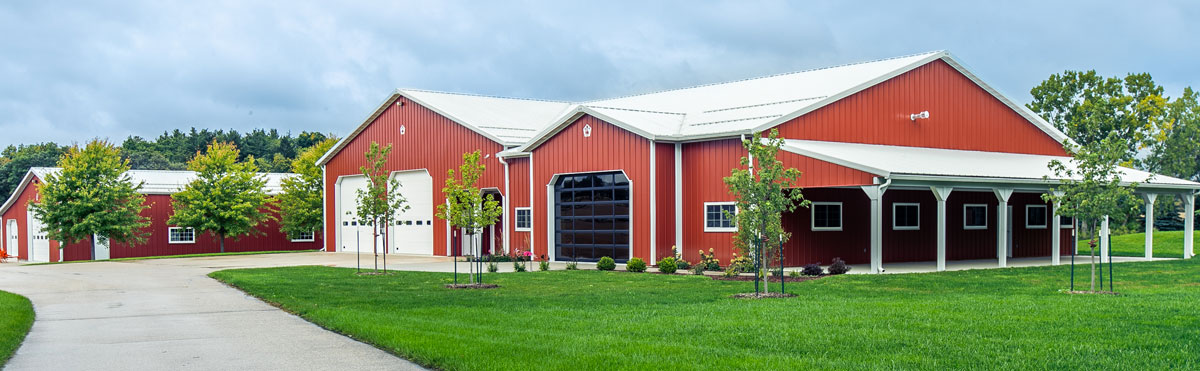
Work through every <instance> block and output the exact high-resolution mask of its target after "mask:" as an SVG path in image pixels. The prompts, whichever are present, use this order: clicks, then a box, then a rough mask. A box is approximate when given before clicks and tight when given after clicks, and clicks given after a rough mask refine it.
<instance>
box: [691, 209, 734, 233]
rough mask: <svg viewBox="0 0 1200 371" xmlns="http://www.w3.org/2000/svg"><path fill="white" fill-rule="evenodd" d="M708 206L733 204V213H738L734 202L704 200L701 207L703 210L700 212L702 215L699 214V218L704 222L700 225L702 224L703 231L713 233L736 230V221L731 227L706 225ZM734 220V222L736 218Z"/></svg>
mask: <svg viewBox="0 0 1200 371" xmlns="http://www.w3.org/2000/svg"><path fill="white" fill-rule="evenodd" d="M709 206H733V215H734V216H737V213H738V207H737V203H736V202H705V203H704V209H703V210H704V212H703V213H702V214H703V215H700V220H701V221H702V222H703V223H704V224H701V225H703V226H704V231H705V232H714V233H716V232H737V224H736V223H735V224H734V226H733V227H709V226H708V207H709ZM734 221H735V222H736V219H735V220H734Z"/></svg>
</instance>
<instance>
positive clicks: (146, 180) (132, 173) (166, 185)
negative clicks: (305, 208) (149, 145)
mask: <svg viewBox="0 0 1200 371" xmlns="http://www.w3.org/2000/svg"><path fill="white" fill-rule="evenodd" d="M61 170H62V169H60V168H56V167H35V168H30V169H29V171H30V172H33V173H34V175H37V177H38V179H46V175H49V174H57V173H58V172H59V171H61ZM127 174H129V178H130V180H132V181H133V183H134V184H137V183H142V188H141V189H139V190H138V191H139V192H140V193H143V194H173V193H176V192H179V191H182V190H183V188H184V187H186V186H187V184H188V183H191V182H192V180H195V179H196V172H194V171H180V170H129V171H128V172H127ZM258 175H260V176H262V177H263V178H265V179H266V181H267V185H266V188H265V189H266V191H267V194H270V195H276V194H280V193H283V180H284V179H287V178H289V177H293V176H297V174H291V173H259V174H258Z"/></svg>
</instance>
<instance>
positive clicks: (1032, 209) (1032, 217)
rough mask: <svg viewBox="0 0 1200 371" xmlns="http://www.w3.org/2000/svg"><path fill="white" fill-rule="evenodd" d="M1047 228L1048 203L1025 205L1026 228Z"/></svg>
mask: <svg viewBox="0 0 1200 371" xmlns="http://www.w3.org/2000/svg"><path fill="white" fill-rule="evenodd" d="M1045 228H1046V205H1025V229H1045Z"/></svg>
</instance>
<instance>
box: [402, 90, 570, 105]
mask: <svg viewBox="0 0 1200 371" xmlns="http://www.w3.org/2000/svg"><path fill="white" fill-rule="evenodd" d="M397 90H400V91H415V92H420V93H434V94H448V95H460V96H465V97H479V98H494V99H509V100H523V101H530V102H543V103H566V104H575V102H570V101H565V100H553V99H538V98H517V97H502V96H499V95H488V94H476V93H460V92H450V91H437V90H429V89H410V88H400V89H397Z"/></svg>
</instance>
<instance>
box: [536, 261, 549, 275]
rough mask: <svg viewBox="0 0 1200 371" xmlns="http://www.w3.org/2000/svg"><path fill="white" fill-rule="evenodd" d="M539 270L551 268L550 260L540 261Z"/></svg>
mask: <svg viewBox="0 0 1200 371" xmlns="http://www.w3.org/2000/svg"><path fill="white" fill-rule="evenodd" d="M538 270H540V271H542V272H545V271H548V270H550V262H548V261H545V260H542V261H540V262H538Z"/></svg>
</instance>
